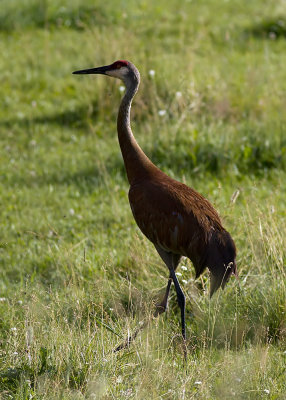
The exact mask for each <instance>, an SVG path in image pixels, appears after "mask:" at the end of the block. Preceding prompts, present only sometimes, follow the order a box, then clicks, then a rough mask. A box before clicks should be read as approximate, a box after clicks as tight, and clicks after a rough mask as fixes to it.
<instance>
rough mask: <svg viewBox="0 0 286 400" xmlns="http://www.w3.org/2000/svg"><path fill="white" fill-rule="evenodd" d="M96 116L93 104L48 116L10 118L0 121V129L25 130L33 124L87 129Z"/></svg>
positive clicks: (95, 106) (94, 104) (96, 110)
mask: <svg viewBox="0 0 286 400" xmlns="http://www.w3.org/2000/svg"><path fill="white" fill-rule="evenodd" d="M97 116H98V104H97V102H95V101H94V102H93V103H92V104H88V105H81V106H80V107H77V108H76V109H72V110H63V111H60V112H58V113H53V114H50V115H42V116H38V117H34V118H11V119H7V120H2V121H0V127H1V126H2V127H4V128H10V129H11V128H13V127H14V126H20V127H21V128H27V127H28V126H30V125H33V124H52V125H59V126H65V127H70V128H87V127H89V126H90V123H91V122H92V123H94V121H96V119H97Z"/></svg>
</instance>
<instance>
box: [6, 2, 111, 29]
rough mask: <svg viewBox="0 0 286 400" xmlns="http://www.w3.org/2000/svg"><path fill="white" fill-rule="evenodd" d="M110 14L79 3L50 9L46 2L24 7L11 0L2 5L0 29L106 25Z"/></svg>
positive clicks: (83, 27) (78, 27) (99, 8)
mask: <svg viewBox="0 0 286 400" xmlns="http://www.w3.org/2000/svg"><path fill="white" fill-rule="evenodd" d="M110 19H111V16H109V15H108V14H107V13H105V12H104V10H103V8H102V7H95V6H84V5H80V6H79V7H77V8H74V9H73V8H68V7H63V6H62V7H58V8H56V9H51V7H49V5H48V2H46V1H39V2H35V3H34V4H33V3H32V4H29V5H27V6H24V7H18V6H17V7H16V6H15V5H13V2H11V4H10V5H9V6H8V7H3V9H2V12H1V13H0V31H2V32H12V31H14V30H21V29H23V28H42V29H53V28H60V27H65V28H69V29H75V30H84V29H86V28H87V27H92V26H99V25H100V26H102V25H104V26H106V25H107V24H109V23H110V22H111V21H110Z"/></svg>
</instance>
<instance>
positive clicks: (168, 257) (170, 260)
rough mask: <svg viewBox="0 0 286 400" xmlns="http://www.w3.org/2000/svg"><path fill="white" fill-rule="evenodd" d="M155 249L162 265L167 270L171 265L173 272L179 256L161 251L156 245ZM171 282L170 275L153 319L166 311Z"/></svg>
mask: <svg viewBox="0 0 286 400" xmlns="http://www.w3.org/2000/svg"><path fill="white" fill-rule="evenodd" d="M155 248H156V250H157V251H158V253H159V255H160V257H161V258H162V260H163V261H164V263H165V264H166V265H167V267H168V269H170V268H169V265H172V268H173V269H174V271H175V270H176V268H177V266H178V264H179V262H180V259H181V255H180V254H174V253H167V252H166V251H165V250H163V249H162V248H161V247H159V246H157V245H155ZM172 282H173V279H172V276H171V274H170V276H169V280H168V284H167V287H166V292H165V295H164V297H163V299H162V301H161V302H160V303H159V304H156V311H155V313H154V317H157V316H158V315H160V314H162V313H163V312H165V311H166V309H167V305H168V297H169V293H170V288H171V284H172Z"/></svg>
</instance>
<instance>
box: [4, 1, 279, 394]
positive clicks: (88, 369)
mask: <svg viewBox="0 0 286 400" xmlns="http://www.w3.org/2000/svg"><path fill="white" fill-rule="evenodd" d="M3 4H4V6H2V7H1V10H0V36H1V40H0V52H1V57H0V67H1V71H2V73H1V74H2V75H1V78H2V96H1V108H0V140H1V148H2V157H1V165H0V168H1V173H0V191H1V202H0V212H1V236H0V298H1V301H0V335H1V336H0V355H1V357H0V398H1V399H2V398H3V399H10V398H14V399H23V400H24V399H32V398H33V399H95V398H100V399H126V398H130V399H147V398H148V399H204V400H205V399H228V398H230V397H234V398H237V399H257V398H269V399H283V398H284V397H285V392H286V385H285V365H286V363H285V361H286V353H285V352H286V317H285V304H286V284H285V282H286V278H285V248H286V240H285V237H286V230H285V226H286V225H285V218H286V215H285V205H286V204H285V198H286V197H285V195H286V185H285V178H286V161H285V160H286V140H285V137H286V135H285V130H286V124H285V122H286V117H285V106H286V104H285V95H284V94H285V89H286V84H285V82H286V72H285V68H284V66H285V62H286V59H285V58H286V56H285V54H286V53H285V46H286V42H285V29H284V28H285V27H284V25H285V24H284V21H285V18H286V16H285V9H284V8H283V2H282V1H278V2H277V1H276V2H274V1H269V2H268V3H267V4H265V2H262V1H260V0H255V1H252V2H247V1H241V0H240V1H238V0H234V1H232V2H226V1H225V2H218V1H217V0H208V1H207V2H188V1H185V2H180V3H179V2H176V1H175V0H171V1H169V2H168V5H166V3H165V2H163V1H161V0H159V1H157V2H156V3H154V2H153V3H152V2H150V1H139V2H136V3H134V2H124V3H122V4H119V3H118V2H114V1H110V2H106V3H105V4H103V3H99V2H94V1H88V0H85V1H80V2H79V1H76V0H70V1H69V2H66V1H59V0H49V1H41V2H36V1H22V2H21V3H20V2H19V1H17V0H14V1H6V0H4V3H3ZM121 58H125V59H130V60H131V61H133V62H134V63H135V64H136V65H137V66H138V68H139V69H140V72H141V77H142V83H141V87H140V91H139V93H138V94H137V96H136V99H135V101H134V105H133V109H132V126H133V130H134V132H135V135H136V138H137V139H138V142H139V143H140V145H141V146H142V148H143V149H144V150H145V151H146V153H147V154H148V156H149V157H150V158H151V159H152V160H153V161H154V162H155V163H156V164H157V165H158V166H159V167H160V168H161V169H163V170H164V171H165V172H166V173H168V174H169V175H171V176H173V177H175V178H177V179H179V180H181V181H184V182H186V183H187V184H189V185H191V186H192V187H194V188H196V189H197V190H198V191H200V192H201V193H202V194H204V195H205V196H206V197H207V198H208V199H210V200H211V201H212V202H213V204H214V205H215V207H216V208H217V209H218V210H219V212H220V214H221V216H222V217H223V220H224V224H225V226H226V228H227V229H228V230H229V231H230V232H231V234H232V236H233V237H234V239H235V242H236V244H237V248H238V269H239V275H240V283H239V285H238V283H237V282H236V281H235V280H232V281H231V282H230V283H229V284H228V286H227V288H226V289H225V291H224V292H221V291H220V292H219V293H218V294H217V295H216V296H215V297H214V298H213V299H212V300H211V301H210V300H209V297H208V289H209V279H208V275H207V273H206V274H205V275H204V276H203V277H202V278H201V279H199V280H198V281H195V280H194V270H193V268H192V265H191V263H190V262H189V261H188V260H184V261H183V262H182V265H184V266H185V267H186V268H187V270H185V269H182V268H180V267H179V270H178V272H179V273H181V276H180V275H179V279H180V281H181V283H182V285H183V288H184V291H185V293H186V295H187V335H188V363H187V365H184V363H183V352H182V342H181V338H180V319H179V312H178V307H177V304H176V297H175V293H174V291H172V293H171V298H170V304H169V310H168V312H167V313H166V315H164V316H161V317H160V318H158V319H156V320H153V319H152V318H151V315H152V310H153V309H154V302H155V301H156V300H157V299H158V298H160V296H161V295H162V293H163V290H164V287H165V285H166V278H167V271H166V268H165V267H164V266H163V265H162V262H161V261H160V259H159V257H158V256H157V255H156V253H155V251H154V248H153V246H152V244H151V243H149V242H148V241H147V239H145V238H144V237H143V235H142V234H141V232H140V231H139V230H138V228H137V227H136V225H135V222H134V221H133V218H132V215H131V212H130V209H129V205H128V199H127V191H128V185H127V181H126V176H125V171H124V167H123V163H122V159H121V154H120V150H119V146H118V143H117V139H116V124H115V120H116V113H117V109H118V105H119V102H120V97H121V93H120V90H119V86H120V82H116V81H115V80H111V79H107V78H105V77H75V76H73V75H71V72H72V71H73V70H76V69H81V68H88V67H91V66H99V65H103V64H108V63H111V62H112V61H114V60H116V59H121ZM150 70H154V71H155V75H154V76H152V75H150V74H149V71H150ZM162 110H164V112H163V113H162V112H161V113H160V111H162ZM143 319H144V320H147V321H149V322H148V325H147V327H146V328H145V329H144V330H143V331H142V333H141V334H140V335H139V336H138V337H137V339H136V341H135V342H134V344H132V346H131V347H130V348H129V349H128V350H124V351H122V352H120V353H117V354H114V353H113V352H112V349H113V348H114V347H115V346H116V345H117V344H119V343H120V342H121V341H122V339H123V338H125V337H126V335H127V333H128V331H130V332H132V331H133V330H134V329H135V328H136V326H137V325H138V323H139V321H141V320H143Z"/></svg>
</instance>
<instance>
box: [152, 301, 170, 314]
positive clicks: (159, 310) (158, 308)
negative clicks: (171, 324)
mask: <svg viewBox="0 0 286 400" xmlns="http://www.w3.org/2000/svg"><path fill="white" fill-rule="evenodd" d="M166 310H167V306H166V304H165V303H160V304H156V310H155V312H154V314H153V316H154V317H158V315H161V314H163V313H164V312H165V311H166Z"/></svg>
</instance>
